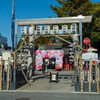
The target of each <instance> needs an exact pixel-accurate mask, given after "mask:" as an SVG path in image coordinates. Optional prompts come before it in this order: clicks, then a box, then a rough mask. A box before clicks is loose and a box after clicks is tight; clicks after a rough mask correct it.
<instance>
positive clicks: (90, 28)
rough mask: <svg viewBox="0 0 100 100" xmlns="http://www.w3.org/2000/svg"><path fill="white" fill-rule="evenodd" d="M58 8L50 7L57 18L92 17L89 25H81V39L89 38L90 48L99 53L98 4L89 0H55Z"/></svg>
mask: <svg viewBox="0 0 100 100" xmlns="http://www.w3.org/2000/svg"><path fill="white" fill-rule="evenodd" d="M57 2H58V3H59V6H57V5H55V6H53V5H50V7H51V9H52V11H53V12H54V13H56V14H57V16H58V17H68V16H77V15H83V16H88V15H92V16H93V18H92V22H91V23H84V24H83V39H84V38H85V37H89V38H90V39H91V44H92V46H94V47H96V48H98V49H99V50H98V51H100V45H99V43H100V2H98V3H97V4H96V3H93V2H91V0H57Z"/></svg>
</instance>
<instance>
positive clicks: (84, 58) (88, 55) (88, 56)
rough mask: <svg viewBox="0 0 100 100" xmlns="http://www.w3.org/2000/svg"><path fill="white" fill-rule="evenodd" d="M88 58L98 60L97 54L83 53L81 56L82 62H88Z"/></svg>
mask: <svg viewBox="0 0 100 100" xmlns="http://www.w3.org/2000/svg"><path fill="white" fill-rule="evenodd" d="M90 58H92V60H98V54H97V53H84V54H82V59H83V60H90Z"/></svg>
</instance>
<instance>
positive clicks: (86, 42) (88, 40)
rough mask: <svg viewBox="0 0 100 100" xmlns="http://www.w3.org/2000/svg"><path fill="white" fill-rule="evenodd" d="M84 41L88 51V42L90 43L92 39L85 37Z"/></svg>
mask: <svg viewBox="0 0 100 100" xmlns="http://www.w3.org/2000/svg"><path fill="white" fill-rule="evenodd" d="M84 43H85V44H86V52H87V51H88V44H89V43H90V39H89V38H85V39H84Z"/></svg>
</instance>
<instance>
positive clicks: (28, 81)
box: [21, 69, 31, 86]
mask: <svg viewBox="0 0 100 100" xmlns="http://www.w3.org/2000/svg"><path fill="white" fill-rule="evenodd" d="M21 71H22V74H23V75H24V78H25V80H26V81H27V83H28V85H29V86H31V83H30V81H29V80H28V79H27V77H26V75H25V73H24V71H23V70H22V69H21Z"/></svg>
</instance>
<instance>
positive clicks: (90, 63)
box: [89, 58, 92, 92]
mask: <svg viewBox="0 0 100 100" xmlns="http://www.w3.org/2000/svg"><path fill="white" fill-rule="evenodd" d="M91 66H92V58H90V67H89V92H91Z"/></svg>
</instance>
